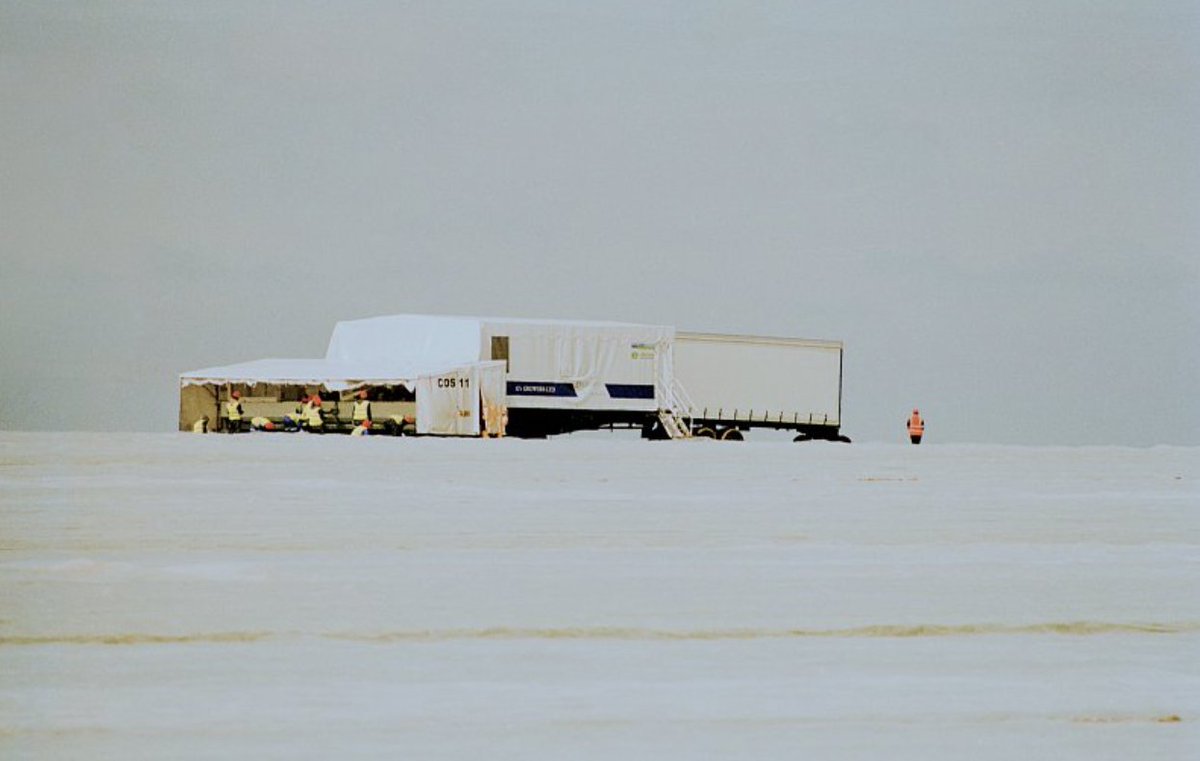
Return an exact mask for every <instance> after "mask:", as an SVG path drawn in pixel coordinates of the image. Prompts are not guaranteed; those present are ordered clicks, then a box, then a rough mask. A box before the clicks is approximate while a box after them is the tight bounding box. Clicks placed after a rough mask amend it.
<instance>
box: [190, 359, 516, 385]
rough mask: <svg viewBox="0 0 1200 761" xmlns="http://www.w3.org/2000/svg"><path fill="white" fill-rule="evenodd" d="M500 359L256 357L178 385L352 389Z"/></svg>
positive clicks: (194, 375) (196, 375)
mask: <svg viewBox="0 0 1200 761" xmlns="http://www.w3.org/2000/svg"><path fill="white" fill-rule="evenodd" d="M493 364H503V363H502V362H491V361H489V362H437V361H434V362H424V363H419V362H378V361H339V360H330V359H257V360H254V361H253V362H242V363H239V364H235V365H222V366H220V367H205V368H201V369H199V370H190V371H188V372H186V373H183V374H181V375H180V376H179V382H180V385H184V386H190V385H198V384H203V383H287V384H312V385H316V384H322V385H324V386H325V387H326V388H330V389H339V388H352V387H354V386H359V385H363V384H397V383H399V384H402V385H405V386H408V387H410V388H411V387H412V384H413V383H414V382H415V381H416V380H417V379H418V378H420V377H423V376H429V375H441V374H442V373H446V372H449V371H451V370H456V369H459V368H462V367H466V366H471V365H493Z"/></svg>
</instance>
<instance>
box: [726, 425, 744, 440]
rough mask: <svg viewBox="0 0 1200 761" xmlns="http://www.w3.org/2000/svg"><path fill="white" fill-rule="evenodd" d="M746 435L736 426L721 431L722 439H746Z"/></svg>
mask: <svg viewBox="0 0 1200 761" xmlns="http://www.w3.org/2000/svg"><path fill="white" fill-rule="evenodd" d="M744 440H745V437H744V436H742V432H741V431H739V430H738V429H736V428H726V429H725V430H724V431H721V441H744Z"/></svg>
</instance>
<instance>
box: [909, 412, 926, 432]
mask: <svg viewBox="0 0 1200 761" xmlns="http://www.w3.org/2000/svg"><path fill="white" fill-rule="evenodd" d="M924 433H925V421H924V420H922V419H921V415H920V413H918V412H915V411H914V412H913V414H912V415H910V416H909V418H908V435H909V436H921V435H923V434H924Z"/></svg>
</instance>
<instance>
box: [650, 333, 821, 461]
mask: <svg viewBox="0 0 1200 761" xmlns="http://www.w3.org/2000/svg"><path fill="white" fill-rule="evenodd" d="M674 375H675V378H676V380H677V381H678V382H679V384H680V385H681V386H682V387H683V389H684V391H685V392H686V393H687V396H688V397H690V402H691V405H692V407H691V410H692V415H693V428H694V429H695V430H696V431H697V432H698V433H700V434H701V435H709V433H710V432H711V433H714V434H716V435H718V436H720V435H722V434H723V433H724V432H726V431H731V432H732V431H738V430H746V429H749V428H774V429H781V430H792V431H796V432H797V433H799V434H800V436H799V437H798V438H819V439H834V440H837V439H842V438H843V437H841V436H840V435H839V429H840V427H841V417H842V343H841V342H840V341H816V340H808V339H801V338H774V337H768V336H740V335H720V334H715V333H686V332H679V333H676V336H675V345H674ZM729 437H736V434H734V433H731V434H730V436H729Z"/></svg>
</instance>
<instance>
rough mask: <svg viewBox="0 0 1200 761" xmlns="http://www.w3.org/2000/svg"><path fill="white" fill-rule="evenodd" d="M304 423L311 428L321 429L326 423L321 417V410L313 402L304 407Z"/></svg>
mask: <svg viewBox="0 0 1200 761" xmlns="http://www.w3.org/2000/svg"><path fill="white" fill-rule="evenodd" d="M304 422H305V423H307V424H308V425H309V427H311V428H320V427H321V425H322V424H323V423H324V422H325V421H324V419H323V418H322V417H321V408H320V407H318V406H317V405H315V404H313V403H312V402H309V403H308V404H306V405H304Z"/></svg>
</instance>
